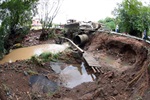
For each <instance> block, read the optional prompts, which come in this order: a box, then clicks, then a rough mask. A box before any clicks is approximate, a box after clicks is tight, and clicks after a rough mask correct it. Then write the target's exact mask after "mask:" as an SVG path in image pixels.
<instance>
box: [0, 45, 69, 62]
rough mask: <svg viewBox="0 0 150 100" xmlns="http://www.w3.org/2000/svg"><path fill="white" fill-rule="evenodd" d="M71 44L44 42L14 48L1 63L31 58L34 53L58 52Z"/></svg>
mask: <svg viewBox="0 0 150 100" xmlns="http://www.w3.org/2000/svg"><path fill="white" fill-rule="evenodd" d="M67 47H69V45H68V44H67V43H65V44H62V45H59V44H42V45H37V46H31V47H25V48H20V49H16V50H12V51H11V52H10V53H9V54H8V55H6V56H5V57H4V58H3V59H2V60H1V61H0V64H3V63H5V62H10V63H11V62H15V61H16V60H25V59H29V58H30V57H31V56H33V55H40V54H41V53H43V52H52V53H58V52H62V51H64V50H65V49H66V48H67Z"/></svg>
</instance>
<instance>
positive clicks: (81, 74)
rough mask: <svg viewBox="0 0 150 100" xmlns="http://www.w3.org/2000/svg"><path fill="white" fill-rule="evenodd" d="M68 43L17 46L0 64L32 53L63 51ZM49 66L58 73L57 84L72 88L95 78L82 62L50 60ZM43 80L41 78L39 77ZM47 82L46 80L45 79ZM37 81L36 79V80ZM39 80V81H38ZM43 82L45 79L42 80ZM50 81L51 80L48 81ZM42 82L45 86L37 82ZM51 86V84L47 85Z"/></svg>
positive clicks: (27, 56) (20, 58) (36, 77)
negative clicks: (71, 62)
mask: <svg viewBox="0 0 150 100" xmlns="http://www.w3.org/2000/svg"><path fill="white" fill-rule="evenodd" d="M67 47H69V45H68V44H67V43H64V44H62V45H59V44H43V45H37V46H31V47H25V48H19V49H15V50H12V51H11V52H10V53H9V54H8V55H6V56H5V57H4V58H3V59H2V60H1V61H0V64H3V63H5V62H9V63H11V62H15V61H16V60H25V59H29V58H30V57H31V56H33V55H40V54H41V53H43V52H51V53H58V52H62V51H64V50H65V49H66V48H67ZM50 67H52V69H53V70H54V71H55V73H56V74H58V75H59V81H58V84H59V85H62V86H65V87H68V88H73V87H75V86H77V85H79V84H81V83H83V82H92V81H94V80H95V78H96V77H95V75H94V74H89V73H88V72H87V71H86V69H85V66H84V63H82V64H76V65H71V64H70V65H67V64H65V63H62V62H50ZM41 77H43V76H35V77H33V79H32V77H31V81H32V80H35V79H36V80H37V79H41ZM41 80H42V81H43V80H44V79H43V78H42V79H41ZM46 81H47V82H48V80H47V79H46ZM37 82H38V81H37ZM39 82H41V81H39ZM44 82H45V80H44ZM50 83H52V82H50ZM38 84H40V85H41V84H42V86H45V85H43V84H45V83H38ZM46 84H47V83H46ZM49 86H50V87H51V85H49Z"/></svg>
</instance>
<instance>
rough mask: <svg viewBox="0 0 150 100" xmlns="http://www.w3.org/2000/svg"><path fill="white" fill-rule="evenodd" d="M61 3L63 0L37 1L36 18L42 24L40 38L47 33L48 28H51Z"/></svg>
mask: <svg viewBox="0 0 150 100" xmlns="http://www.w3.org/2000/svg"><path fill="white" fill-rule="evenodd" d="M62 2H63V0H39V4H38V14H37V16H38V17H39V19H40V21H41V24H42V34H41V36H45V34H48V32H47V31H49V28H50V27H51V26H52V22H53V20H54V18H55V17H56V16H57V14H58V12H59V10H60V7H61V5H62ZM45 32H46V33H45ZM42 38H43V37H42Z"/></svg>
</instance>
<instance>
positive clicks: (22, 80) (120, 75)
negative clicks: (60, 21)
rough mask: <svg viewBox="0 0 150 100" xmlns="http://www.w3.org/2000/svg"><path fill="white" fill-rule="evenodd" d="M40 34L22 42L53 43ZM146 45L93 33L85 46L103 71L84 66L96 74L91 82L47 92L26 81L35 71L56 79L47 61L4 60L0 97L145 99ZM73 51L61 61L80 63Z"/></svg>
mask: <svg viewBox="0 0 150 100" xmlns="http://www.w3.org/2000/svg"><path fill="white" fill-rule="evenodd" d="M39 34H40V32H36V34H35V33H33V32H32V33H31V34H29V35H28V36H27V37H26V39H25V40H24V42H23V45H24V46H30V45H36V44H41V43H54V40H53V39H52V40H48V41H45V42H39V40H38V37H39ZM31 38H32V39H31ZM31 40H32V41H31ZM149 48H150V46H149V45H148V44H147V43H145V42H144V41H138V40H135V39H131V38H127V37H123V36H117V35H111V34H107V33H96V34H95V35H94V36H93V37H92V38H91V41H90V42H89V43H87V44H86V46H85V48H84V49H85V50H86V51H87V52H90V53H92V54H93V56H94V58H95V59H96V60H97V61H99V64H100V65H101V70H102V71H103V73H93V71H92V69H91V68H90V67H87V66H86V71H87V73H88V74H89V75H93V76H95V78H94V81H93V82H85V83H82V84H80V85H78V86H76V87H74V88H67V87H64V86H59V87H58V89H54V90H55V92H46V91H48V90H47V88H46V90H45V88H44V92H41V91H38V89H37V88H34V86H35V85H32V86H31V84H30V82H29V80H30V77H31V76H33V75H37V74H38V75H44V76H46V80H51V81H53V82H54V83H55V82H56V83H57V81H58V80H59V74H58V73H56V72H54V70H53V69H52V68H51V67H50V64H49V63H44V67H41V66H39V65H37V64H36V63H33V62H31V61H30V60H24V61H17V62H14V63H11V64H10V63H5V64H3V65H0V82H1V85H0V90H1V92H0V99H2V100H6V99H10V100H139V99H140V98H143V100H148V98H149V92H148V91H149V90H148V89H149V74H148V73H149V70H148V66H149V62H150V61H149V59H150V58H149V57H150V56H149ZM76 55H77V54H76V53H75V54H72V53H71V54H70V53H69V54H67V57H64V56H63V57H62V58H63V59H64V60H63V61H62V62H65V63H67V64H72V63H74V64H77V63H80V64H81V62H82V59H79V58H77V57H76ZM65 58H67V59H65ZM61 69H65V66H62V67H61ZM76 81H79V80H76ZM33 83H34V82H33ZM37 85H38V84H37ZM35 87H36V86H35ZM53 87H55V85H53ZM37 91H38V92H37Z"/></svg>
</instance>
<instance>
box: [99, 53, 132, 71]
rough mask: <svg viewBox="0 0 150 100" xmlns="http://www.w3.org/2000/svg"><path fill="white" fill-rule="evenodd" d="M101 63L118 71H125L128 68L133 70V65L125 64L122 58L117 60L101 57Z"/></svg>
mask: <svg viewBox="0 0 150 100" xmlns="http://www.w3.org/2000/svg"><path fill="white" fill-rule="evenodd" d="M100 60H101V61H100V62H101V63H103V64H105V65H108V66H110V67H112V68H114V69H116V70H118V71H124V70H126V69H128V68H131V65H129V64H128V63H127V62H123V61H121V59H120V58H118V59H116V58H114V57H112V56H110V55H103V54H102V55H101V56H100Z"/></svg>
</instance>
